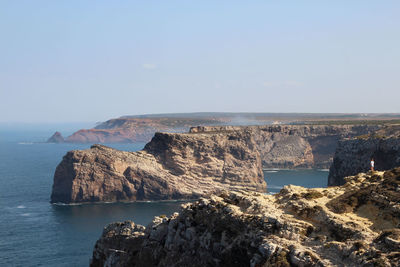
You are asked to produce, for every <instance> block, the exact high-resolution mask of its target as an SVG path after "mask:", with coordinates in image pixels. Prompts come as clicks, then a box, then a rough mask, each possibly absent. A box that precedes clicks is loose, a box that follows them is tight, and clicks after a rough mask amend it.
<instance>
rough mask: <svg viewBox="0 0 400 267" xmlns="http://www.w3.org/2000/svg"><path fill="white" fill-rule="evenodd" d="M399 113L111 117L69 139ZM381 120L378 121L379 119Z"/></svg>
mask: <svg viewBox="0 0 400 267" xmlns="http://www.w3.org/2000/svg"><path fill="white" fill-rule="evenodd" d="M399 118H400V114H318V113H315V114H310V113H218V112H217V113H213V112H204V113H177V114H154V115H138V116H124V117H120V118H116V119H110V120H108V121H106V122H103V123H101V124H99V125H97V126H96V127H95V128H92V129H81V130H79V131H77V132H75V133H73V134H72V135H71V136H68V137H67V138H66V142H70V143H92V144H94V143H130V142H148V141H150V140H151V138H152V137H153V135H154V133H156V132H187V131H188V130H189V128H190V127H192V126H197V125H203V126H207V125H208V126H210V125H211V126H212V125H242V126H246V125H267V124H272V123H278V124H280V123H284V124H290V123H293V122H302V123H304V122H308V123H311V124H321V123H325V124H326V123H328V124H330V125H332V124H334V123H335V122H336V123H338V124H339V125H340V124H349V123H350V124H358V125H359V124H360V123H361V124H365V123H369V124H376V123H377V122H379V123H385V122H389V123H390V122H391V121H392V122H393V121H396V120H397V121H398V119H399ZM378 120H379V121H378Z"/></svg>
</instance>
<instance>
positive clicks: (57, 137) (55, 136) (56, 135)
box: [46, 132, 65, 143]
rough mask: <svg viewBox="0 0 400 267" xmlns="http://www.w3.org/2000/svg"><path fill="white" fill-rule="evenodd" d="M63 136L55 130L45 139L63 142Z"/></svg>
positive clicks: (51, 141) (49, 141)
mask: <svg viewBox="0 0 400 267" xmlns="http://www.w3.org/2000/svg"><path fill="white" fill-rule="evenodd" d="M64 142H65V140H64V137H63V136H62V134H61V133H60V132H55V133H54V134H53V135H52V136H51V137H50V138H49V139H47V142H46V143H64Z"/></svg>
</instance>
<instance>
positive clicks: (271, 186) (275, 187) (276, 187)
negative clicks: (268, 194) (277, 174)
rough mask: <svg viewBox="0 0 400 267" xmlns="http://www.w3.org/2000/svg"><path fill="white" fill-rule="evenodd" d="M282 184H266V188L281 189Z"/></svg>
mask: <svg viewBox="0 0 400 267" xmlns="http://www.w3.org/2000/svg"><path fill="white" fill-rule="evenodd" d="M282 188H283V186H277V185H267V189H282Z"/></svg>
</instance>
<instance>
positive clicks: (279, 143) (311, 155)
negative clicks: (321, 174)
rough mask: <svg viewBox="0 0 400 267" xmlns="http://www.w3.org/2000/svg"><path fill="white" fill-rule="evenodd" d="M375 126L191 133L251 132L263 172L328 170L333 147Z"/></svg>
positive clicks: (206, 129)
mask: <svg viewBox="0 0 400 267" xmlns="http://www.w3.org/2000/svg"><path fill="white" fill-rule="evenodd" d="M380 128H381V126H377V125H265V126H246V127H241V126H199V127H193V128H191V129H190V131H191V132H237V131H248V132H251V133H252V135H253V137H254V140H255V142H256V144H257V147H258V150H259V151H260V155H261V160H262V164H263V167H264V168H329V167H330V165H331V163H332V158H333V155H334V153H335V150H336V146H337V143H338V141H339V140H340V139H343V138H344V137H346V138H348V137H354V136H358V135H363V134H368V133H371V132H375V131H376V130H378V129H380Z"/></svg>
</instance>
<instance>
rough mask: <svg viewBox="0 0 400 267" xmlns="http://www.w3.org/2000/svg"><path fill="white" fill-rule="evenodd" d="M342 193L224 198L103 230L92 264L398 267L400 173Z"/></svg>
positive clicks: (369, 177)
mask: <svg viewBox="0 0 400 267" xmlns="http://www.w3.org/2000/svg"><path fill="white" fill-rule="evenodd" d="M346 181H347V183H346V184H345V185H343V186H339V187H330V188H315V189H306V188H303V187H299V186H286V187H284V188H283V189H282V190H281V192H280V193H278V194H275V195H265V194H260V193H256V192H249V191H241V192H238V191H235V192H233V191H231V192H223V193H221V194H219V195H213V196H210V197H207V198H202V199H200V200H199V201H197V202H195V203H188V204H184V205H183V206H182V210H181V211H180V212H179V213H175V214H173V215H172V216H170V217H164V216H162V217H155V218H154V220H153V222H152V223H151V224H149V225H148V226H147V227H144V226H140V225H136V224H135V223H134V222H131V221H125V222H117V223H113V224H110V225H108V226H107V227H105V229H104V231H103V234H102V236H101V238H100V239H99V240H98V241H97V243H96V245H95V247H94V251H93V257H92V261H91V266H93V267H94V266H399V265H400V229H399V227H400V203H399V199H400V168H397V169H393V170H390V171H386V172H374V173H367V174H364V173H361V174H358V175H356V176H352V177H348V178H346Z"/></svg>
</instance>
